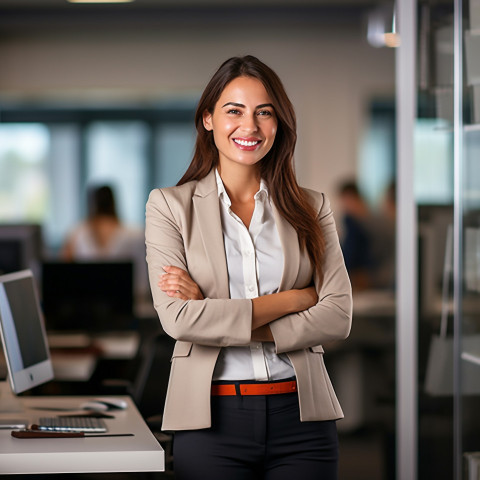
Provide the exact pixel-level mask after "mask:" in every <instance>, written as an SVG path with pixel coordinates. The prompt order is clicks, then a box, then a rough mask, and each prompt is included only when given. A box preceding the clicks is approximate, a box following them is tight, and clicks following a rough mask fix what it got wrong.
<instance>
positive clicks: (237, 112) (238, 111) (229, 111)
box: [227, 108, 241, 115]
mask: <svg viewBox="0 0 480 480" xmlns="http://www.w3.org/2000/svg"><path fill="white" fill-rule="evenodd" d="M227 113H231V114H233V115H240V113H241V112H240V110H237V109H236V108H231V109H230V110H227Z"/></svg>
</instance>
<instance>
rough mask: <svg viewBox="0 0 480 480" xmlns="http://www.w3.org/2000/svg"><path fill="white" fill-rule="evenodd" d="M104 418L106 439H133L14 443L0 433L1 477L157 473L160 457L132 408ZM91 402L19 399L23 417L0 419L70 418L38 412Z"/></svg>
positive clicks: (7, 433) (130, 404) (11, 415)
mask: <svg viewBox="0 0 480 480" xmlns="http://www.w3.org/2000/svg"><path fill="white" fill-rule="evenodd" d="M120 398H123V399H125V400H127V401H128V408H127V409H125V410H115V411H111V412H108V413H112V414H113V415H115V418H114V419H108V418H107V419H105V423H106V424H107V427H108V433H133V434H134V436H133V437H99V438H66V439H61V438H48V439H47V438H40V439H19V438H14V437H12V436H11V431H10V430H0V474H32V473H34V474H39V473H41V474H46V473H110V472H161V471H164V469H165V459H164V451H163V449H162V447H161V446H160V444H159V443H158V442H157V440H156V439H155V437H154V436H153V434H152V433H151V431H150V430H149V428H148V426H147V425H146V423H145V422H144V420H143V418H142V416H141V415H140V413H139V412H138V410H137V408H136V406H135V404H134V403H133V402H132V400H131V399H130V398H129V397H124V396H122V397H120ZM90 399H92V397H66V396H65V397H62V396H58V397H20V400H21V402H22V403H23V406H24V409H25V410H24V411H23V412H20V413H0V416H1V417H2V419H3V418H24V419H27V420H28V421H29V422H30V423H34V422H35V421H37V419H38V418H39V417H48V416H55V415H61V414H62V413H63V414H65V413H71V412H65V411H51V410H41V408H42V407H43V408H52V407H58V408H62V409H75V408H77V407H78V405H80V403H82V402H85V401H87V400H90Z"/></svg>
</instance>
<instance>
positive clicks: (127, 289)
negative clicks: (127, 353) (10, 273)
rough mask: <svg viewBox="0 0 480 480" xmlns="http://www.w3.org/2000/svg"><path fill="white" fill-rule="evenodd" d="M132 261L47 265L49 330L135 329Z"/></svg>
mask: <svg viewBox="0 0 480 480" xmlns="http://www.w3.org/2000/svg"><path fill="white" fill-rule="evenodd" d="M133 299H134V287H133V264H132V262H78V263H72V262H44V263H43V265H42V302H43V311H44V313H45V322H46V325H47V328H48V330H60V331H63V330H74V331H88V332H101V331H115V330H128V329H131V328H133V327H134V315H133Z"/></svg>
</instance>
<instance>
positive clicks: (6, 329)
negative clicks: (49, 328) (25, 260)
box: [0, 270, 53, 411]
mask: <svg viewBox="0 0 480 480" xmlns="http://www.w3.org/2000/svg"><path fill="white" fill-rule="evenodd" d="M0 333H1V338H2V345H3V351H4V354H5V360H6V363H7V370H8V378H9V380H10V386H11V390H12V391H13V392H14V393H16V394H18V393H21V392H24V391H25V390H28V389H30V388H33V387H35V386H37V385H40V384H42V383H46V382H48V381H49V380H52V379H53V367H52V362H51V359H50V353H49V348H48V342H47V335H46V332H45V326H44V322H43V316H42V312H41V309H40V303H39V298H38V293H37V288H36V283H35V280H34V277H33V273H32V271H31V270H22V271H20V272H15V273H10V274H7V275H1V276H0ZM4 390H5V388H4ZM2 404H3V401H2V398H0V411H2V410H3V408H2V407H3V405H2Z"/></svg>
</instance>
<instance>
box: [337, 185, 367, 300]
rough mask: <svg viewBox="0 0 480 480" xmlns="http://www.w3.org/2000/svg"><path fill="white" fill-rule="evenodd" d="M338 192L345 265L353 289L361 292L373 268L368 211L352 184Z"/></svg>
mask: <svg viewBox="0 0 480 480" xmlns="http://www.w3.org/2000/svg"><path fill="white" fill-rule="evenodd" d="M338 193H339V199H340V202H341V206H342V211H343V218H342V235H341V246H342V251H343V255H344V258H345V266H346V267H347V271H348V273H349V275H350V279H351V282H352V288H353V289H354V290H356V291H358V290H364V289H366V288H370V287H371V283H372V279H371V273H372V270H373V266H374V265H373V256H372V244H371V236H370V235H371V232H370V221H371V215H370V211H369V209H368V206H367V204H366V202H365V201H364V199H363V198H362V196H361V194H360V191H359V189H358V187H357V185H356V183H355V182H346V183H344V184H343V185H341V186H340V188H339V190H338Z"/></svg>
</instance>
